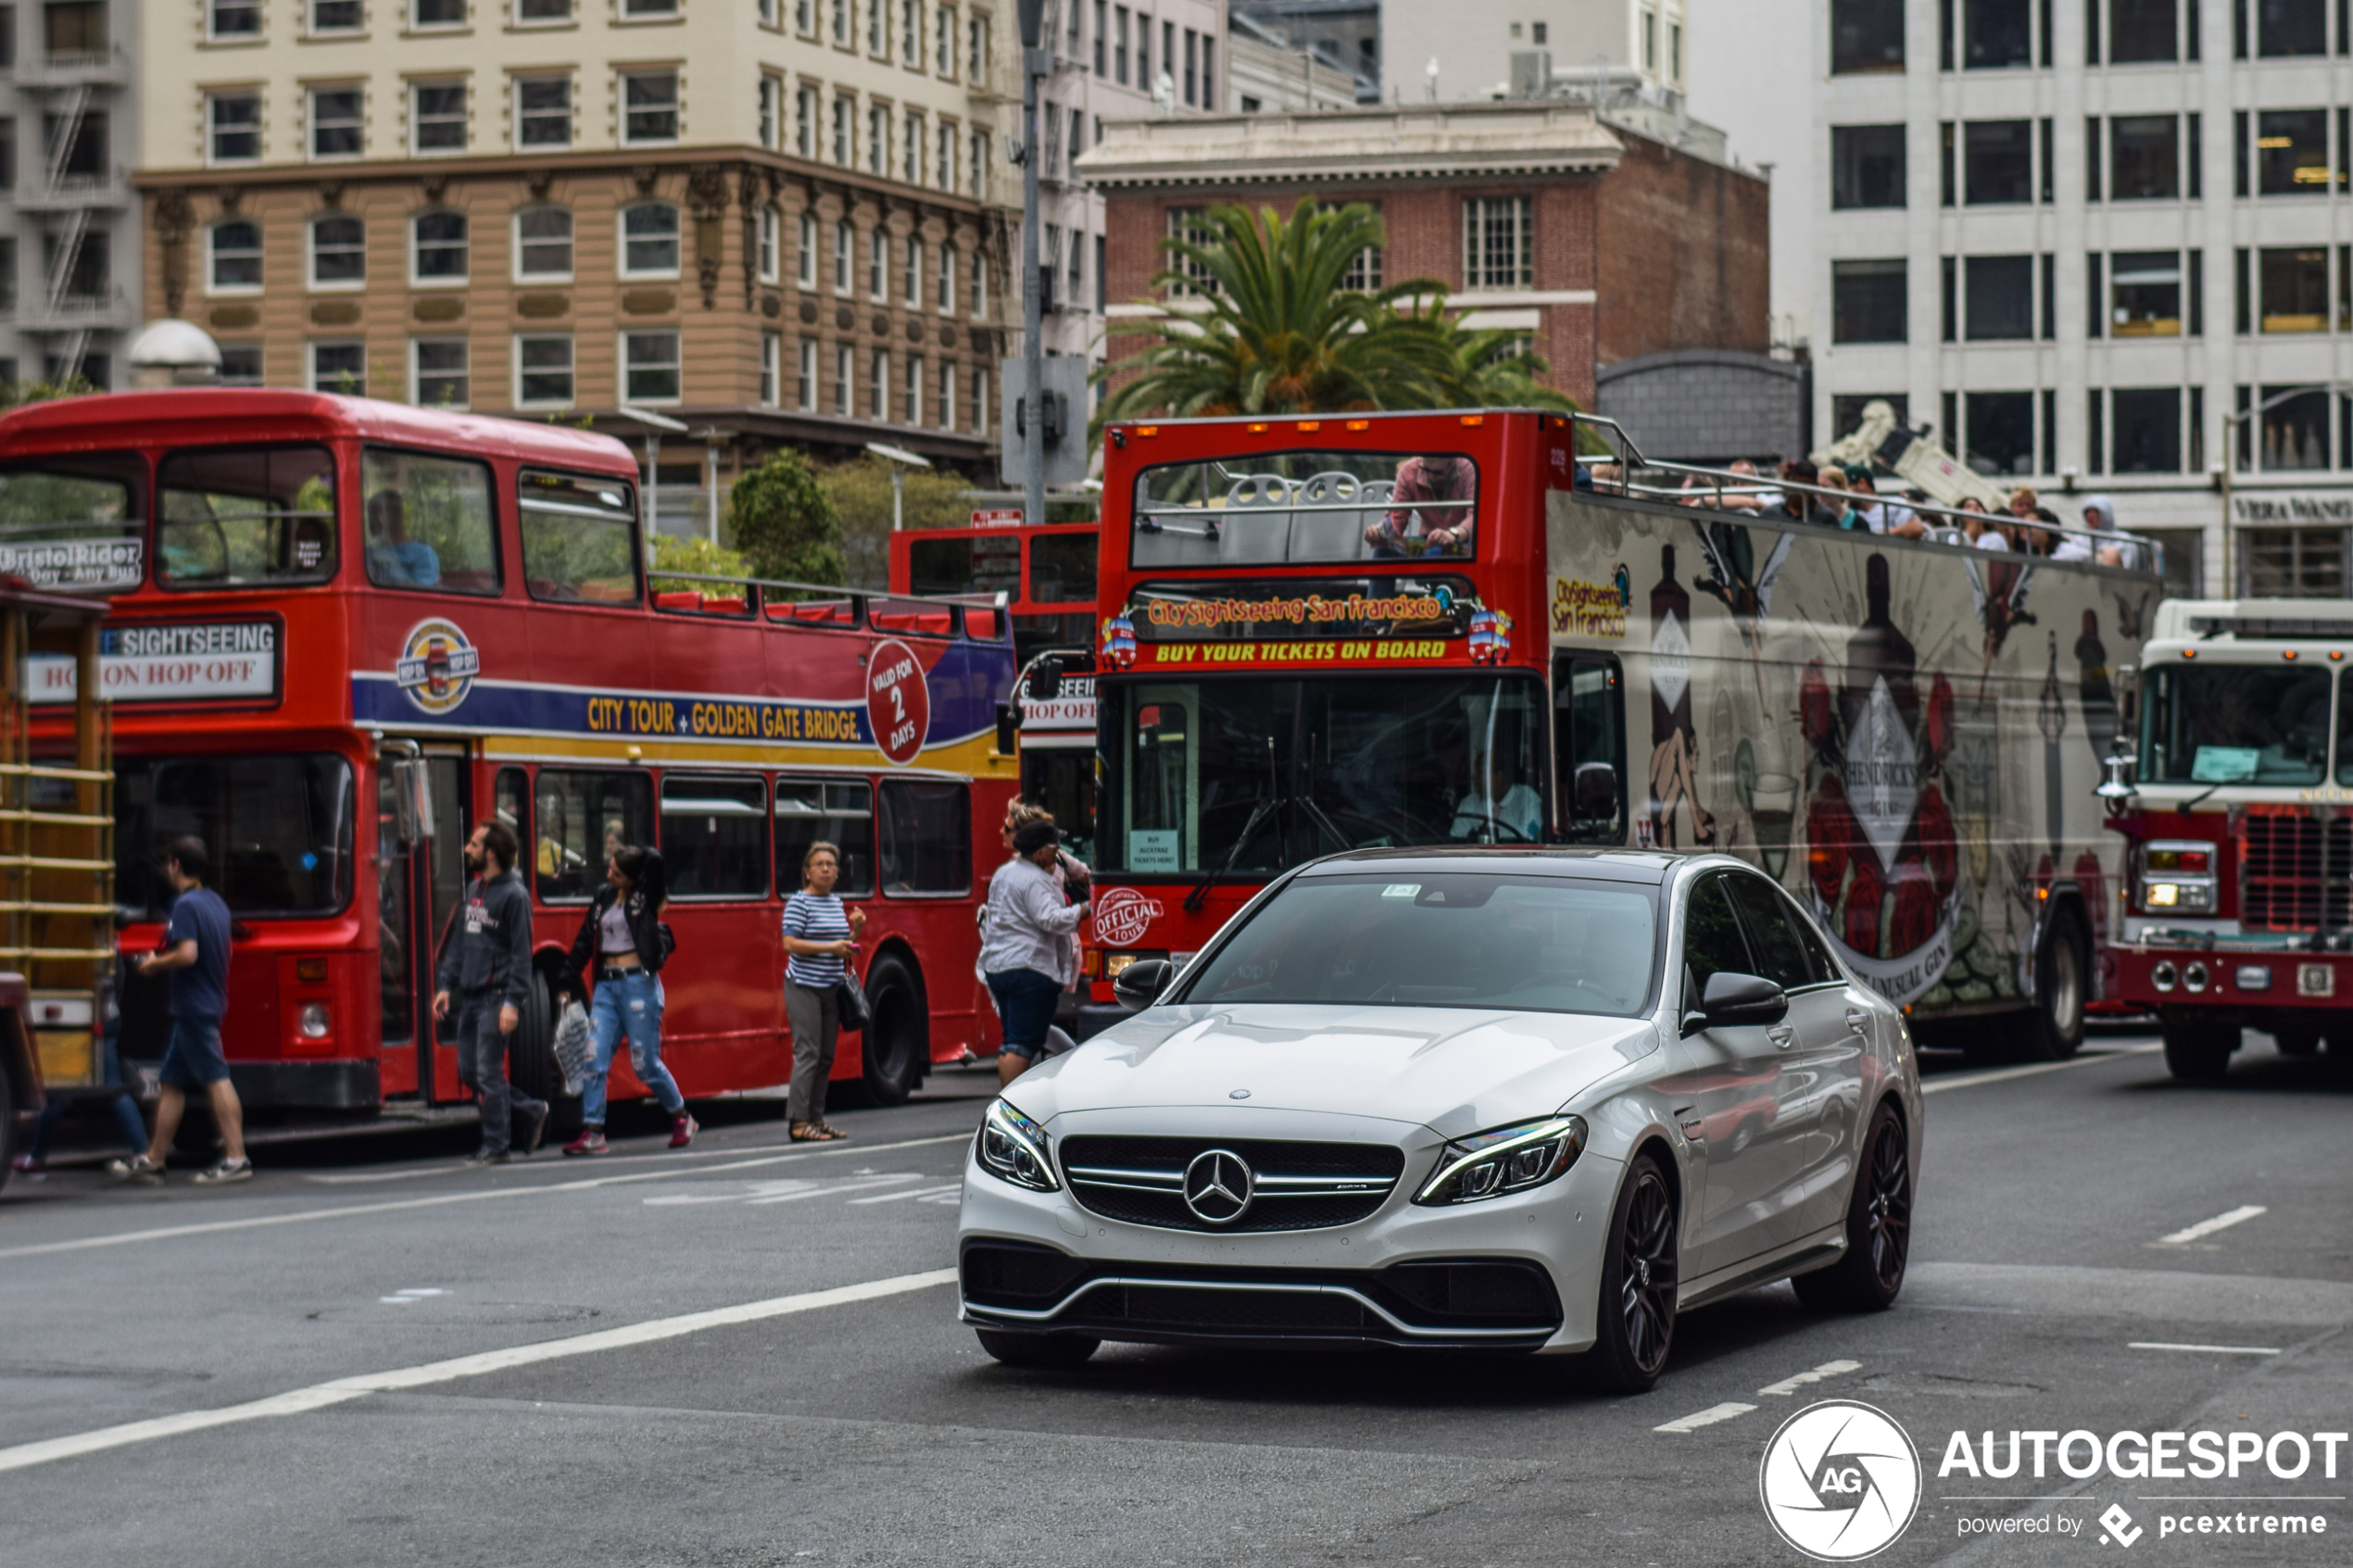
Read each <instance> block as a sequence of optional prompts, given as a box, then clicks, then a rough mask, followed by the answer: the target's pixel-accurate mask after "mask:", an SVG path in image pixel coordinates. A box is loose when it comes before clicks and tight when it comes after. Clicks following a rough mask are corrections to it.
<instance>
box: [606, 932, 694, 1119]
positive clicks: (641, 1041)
mask: <svg viewBox="0 0 2353 1568" xmlns="http://www.w3.org/2000/svg"><path fill="white" fill-rule="evenodd" d="M661 1007H662V993H661V981H660V980H659V979H657V978H656V977H654V976H653V975H650V974H648V973H647V972H645V971H643V970H637V971H634V972H624V973H623V974H622V975H621V976H620V977H619V978H617V979H612V980H599V981H598V982H597V990H596V994H595V995H594V996H593V997H591V998H590V1000H589V1005H588V1038H589V1041H590V1043H592V1044H593V1045H594V1046H595V1047H597V1063H596V1066H595V1067H593V1068H591V1069H590V1070H589V1073H588V1081H587V1083H586V1084H585V1085H582V1087H581V1091H580V1119H581V1120H582V1121H583V1122H585V1123H588V1125H590V1126H591V1127H601V1126H603V1125H604V1124H605V1075H606V1074H607V1073H610V1072H611V1071H612V1059H613V1053H614V1052H615V1051H617V1050H619V1049H620V1048H621V1037H622V1035H624V1034H626V1035H628V1036H629V1065H630V1066H632V1067H634V1068H635V1069H636V1070H637V1081H638V1082H639V1083H642V1084H644V1085H646V1087H648V1088H649V1089H651V1090H652V1091H653V1092H654V1098H657V1099H659V1100H661V1108H662V1110H666V1111H668V1112H669V1113H670V1114H671V1115H673V1116H675V1115H677V1114H678V1113H679V1112H680V1111H682V1110H686V1096H684V1095H682V1094H680V1093H679V1092H678V1082H677V1080H676V1079H674V1078H673V1077H671V1075H670V1069H669V1068H667V1067H664V1066H663V1065H662V1064H661Z"/></svg>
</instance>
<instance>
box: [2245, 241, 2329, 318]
mask: <svg viewBox="0 0 2353 1568" xmlns="http://www.w3.org/2000/svg"><path fill="white" fill-rule="evenodd" d="M2257 261H2258V269H2259V274H2260V277H2261V280H2262V285H2263V309H2262V320H2261V324H2262V330H2263V331H2265V332H2327V331H2328V330H2329V253H2328V252H2327V250H2325V249H2324V248H2322V247H2321V246H2318V245H2314V246H2310V247H2309V248H2289V249H2285V250H2266V251H2262V252H2260V253H2259V255H2258V257H2257Z"/></svg>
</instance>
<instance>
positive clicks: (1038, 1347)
mask: <svg viewBox="0 0 2353 1568" xmlns="http://www.w3.org/2000/svg"><path fill="white" fill-rule="evenodd" d="M973 1332H974V1333H975V1335H977V1336H979V1337H980V1348H982V1349H984V1350H986V1351H988V1353H989V1355H991V1356H993V1357H995V1358H996V1359H997V1360H998V1361H1001V1362H1002V1363H1004V1364H1005V1365H1006V1366H1019V1367H1074V1366H1078V1365H1081V1364H1083V1363H1084V1362H1085V1361H1086V1360H1087V1359H1088V1357H1089V1356H1092V1355H1093V1354H1094V1353H1095V1352H1096V1351H1097V1350H1099V1349H1101V1348H1102V1343H1103V1342H1102V1341H1101V1340H1100V1339H1090V1338H1088V1336H1086V1335H1083V1334H1008V1333H1006V1332H1005V1331H1004V1330H1002V1329H997V1328H976V1329H975V1330H973Z"/></svg>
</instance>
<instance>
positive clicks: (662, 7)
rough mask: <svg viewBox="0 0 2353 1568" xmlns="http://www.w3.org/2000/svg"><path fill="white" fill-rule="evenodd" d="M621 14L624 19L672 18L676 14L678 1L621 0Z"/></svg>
mask: <svg viewBox="0 0 2353 1568" xmlns="http://www.w3.org/2000/svg"><path fill="white" fill-rule="evenodd" d="M621 14H622V15H623V16H624V17H674V16H676V15H677V14H678V0H621Z"/></svg>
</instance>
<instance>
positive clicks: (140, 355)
mask: <svg viewBox="0 0 2353 1568" xmlns="http://www.w3.org/2000/svg"><path fill="white" fill-rule="evenodd" d="M131 363H132V367H133V368H134V369H136V368H144V367H153V368H155V369H158V370H212V371H218V370H220V345H219V344H217V343H215V342H213V341H212V334H211V333H210V332H206V331H205V330H204V329H203V328H202V327H199V326H197V325H196V324H195V322H194V321H181V320H172V319H170V318H169V317H167V318H166V319H164V320H160V321H150V322H148V323H147V324H146V326H145V328H144V329H143V330H142V331H141V332H140V333H139V335H138V337H137V338H136V339H135V340H133V342H132V345H131Z"/></svg>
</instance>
